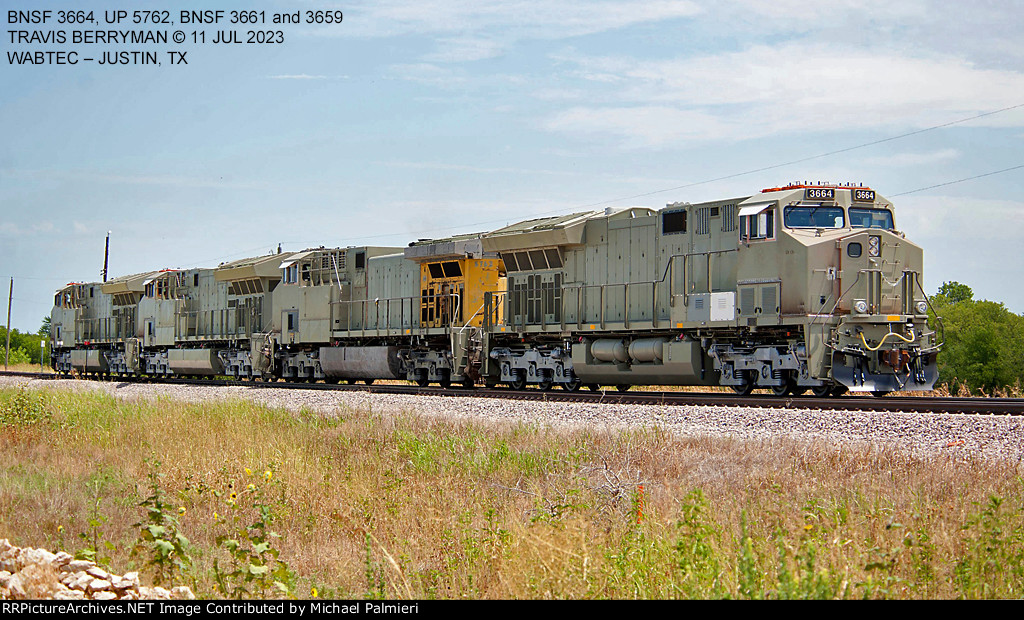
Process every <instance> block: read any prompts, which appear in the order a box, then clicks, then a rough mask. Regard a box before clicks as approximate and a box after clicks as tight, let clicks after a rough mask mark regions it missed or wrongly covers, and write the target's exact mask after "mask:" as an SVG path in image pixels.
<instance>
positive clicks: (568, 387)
mask: <svg viewBox="0 0 1024 620" xmlns="http://www.w3.org/2000/svg"><path fill="white" fill-rule="evenodd" d="M558 385H560V386H562V389H563V390H565V391H566V392H577V391H579V389H580V386H581V385H583V382H582V381H580V380H579V379H578V378H577V379H573V380H572V381H570V382H568V383H559V384H558Z"/></svg>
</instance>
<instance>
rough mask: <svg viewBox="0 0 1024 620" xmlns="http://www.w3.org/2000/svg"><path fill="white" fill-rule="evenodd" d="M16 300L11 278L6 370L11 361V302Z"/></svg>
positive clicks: (5, 357)
mask: <svg viewBox="0 0 1024 620" xmlns="http://www.w3.org/2000/svg"><path fill="white" fill-rule="evenodd" d="M12 299H14V277H13V276H12V277H11V290H10V292H9V293H7V348H6V349H5V353H4V370H7V362H8V361H10V359H11V300H12Z"/></svg>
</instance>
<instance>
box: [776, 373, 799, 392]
mask: <svg viewBox="0 0 1024 620" xmlns="http://www.w3.org/2000/svg"><path fill="white" fill-rule="evenodd" d="M795 393H796V380H795V379H793V377H786V380H785V382H783V384H782V385H773V386H772V394H774V395H776V396H788V395H790V394H795Z"/></svg>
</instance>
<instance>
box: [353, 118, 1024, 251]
mask: <svg viewBox="0 0 1024 620" xmlns="http://www.w3.org/2000/svg"><path fill="white" fill-rule="evenodd" d="M1018 108H1024V103H1018V104H1016V105H1011V106H1007V107H1005V108H1000V109H998V110H991V111H989V112H982V113H981V114H976V115H974V116H969V117H966V118H961V119H957V120H954V121H949V122H946V123H941V124H939V125H932V126H931V127H926V128H924V129H917V130H915V131H910V132H907V133H902V134H899V135H896V136H889V137H888V138H881V139H879V140H873V141H871V142H865V143H863V144H858V145H855V146H848V147H845V148H841V149H837V150H834V151H828V152H826V153H819V154H817V155H811V156H809V157H802V158H800V159H794V160H792V161H787V162H783V163H779V164H772V165H770V166H764V167H761V168H755V169H753V170H746V171H744V172H736V173H733V174H727V175H725V176H720V177H715V178H713V179H706V180H703V181H696V182H693V183H686V184H684V185H677V186H675V187H668V188H665V189H658V190H654V191H651V192H646V193H643V194H634V195H632V196H623V197H620V198H612V199H610V200H602V201H600V202H592V203H590V204H585V205H580V206H577V207H573V208H572V210H576V209H589V208H591V207H596V206H600V205H604V204H608V203H612V202H619V201H622V200H633V199H635V198H646V197H647V196H654V195H655V194H663V193H665V192H672V191H677V190H680V189H687V188H690V187H696V186H698V185H707V184H708V183H715V182H717V181H726V180H729V179H735V178H737V177H742V176H746V175H748V174H756V173H758V172H766V171H768V170H776V169H778V168H784V167H786V166H792V165H795V164H802V163H804V162H808V161H813V160H815V159H822V158H825V157H831V156H833V155H839V154H841V153H849V152H850V151H856V150H858V149H863V148H867V147H870V146H877V145H879V144H885V143H886V142H892V141H894V140H901V139H903V138H909V137H911V136H916V135H920V134H923V133H927V132H929V131H935V130H938V129H944V128H946V127H952V126H954V125H960V124H962V123H967V122H970V121H974V120H978V119H979V118H985V117H986V116H993V115H995V114H1002V113H1003V112H1009V111H1010V110H1016V109H1018ZM1019 167H1020V166H1018V167H1017V168H1019ZM1015 169H1016V168H1007V169H1006V170H1000V171H998V172H990V173H988V174H985V175H980V176H990V175H993V174H999V173H1000V172H1008V171H1010V170H1015ZM980 176H979V177H971V178H968V179H960V180H959V181H950V182H949V183H943V184H940V185H935V186H932V187H923V188H921V189H916V190H913V191H911V192H904V194H909V193H914V192H920V191H924V190H926V189H932V188H933V187H942V186H943V185H952V184H954V183H962V182H963V181H970V180H971V179H975V178H980ZM904 194H893V195H892V196H893V197H896V196H902V195H904ZM564 212H565V209H557V210H554V211H542V212H539V213H535V214H532V215H530V216H528V217H533V218H535V217H541V216H544V215H550V214H553V213H564ZM505 219H507V218H503V219H500V220H488V221H485V222H476V223H474V224H463V225H461V226H460V228H472V227H476V226H487V225H489V224H494V223H496V222H503V221H505ZM435 230H447V229H442V228H434V229H428V230H421V231H419V232H418V233H414V234H422V233H426V232H432V231H435ZM398 234H400V233H393V234H383V235H372V236H366V237H355V238H354V239H353V240H359V239H377V238H382V237H393V236H397V235H398Z"/></svg>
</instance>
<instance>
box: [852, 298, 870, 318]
mask: <svg viewBox="0 0 1024 620" xmlns="http://www.w3.org/2000/svg"><path fill="white" fill-rule="evenodd" d="M853 309H854V310H856V311H857V312H859V313H860V314H867V313H868V302H866V301H864V300H863V299H858V300H857V301H855V302H853Z"/></svg>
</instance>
